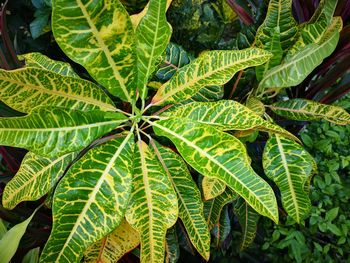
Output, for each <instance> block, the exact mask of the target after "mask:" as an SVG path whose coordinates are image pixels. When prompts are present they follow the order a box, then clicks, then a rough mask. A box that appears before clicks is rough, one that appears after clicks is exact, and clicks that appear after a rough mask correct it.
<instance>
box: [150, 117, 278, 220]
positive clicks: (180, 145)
mask: <svg viewBox="0 0 350 263" xmlns="http://www.w3.org/2000/svg"><path fill="white" fill-rule="evenodd" d="M152 124H153V128H154V131H155V133H156V134H157V135H159V136H165V137H168V138H169V139H170V140H171V141H172V142H173V143H174V144H175V146H176V148H177V150H178V151H179V152H180V154H181V155H182V157H183V158H184V159H185V160H186V162H187V163H188V164H190V165H191V166H192V167H193V168H194V169H196V170H197V171H198V172H199V173H201V174H203V175H204V176H208V177H213V178H217V179H220V180H222V181H224V182H225V184H226V185H227V186H228V187H231V188H232V189H233V190H234V191H235V192H237V194H239V195H241V196H242V197H243V198H244V199H245V200H246V201H247V202H248V203H249V204H250V205H251V206H252V207H253V208H254V209H255V210H257V211H258V212H259V213H260V214H262V215H264V216H267V217H269V218H271V219H272V220H273V221H275V222H278V210H277V203H276V198H275V195H274V193H273V191H272V189H271V187H270V186H269V184H268V183H266V182H265V181H264V180H263V179H262V178H260V177H259V176H258V175H257V174H256V173H255V172H254V170H253V169H252V168H251V167H250V161H249V158H248V155H247V151H246V148H245V147H244V145H243V144H242V143H241V142H240V141H239V140H238V139H237V138H235V137H233V136H232V135H230V134H227V133H224V132H221V131H219V130H217V129H216V128H214V127H211V126H209V125H204V124H200V123H195V122H193V121H190V120H186V119H182V120H180V119H168V120H161V121H156V122H154V123H152Z"/></svg>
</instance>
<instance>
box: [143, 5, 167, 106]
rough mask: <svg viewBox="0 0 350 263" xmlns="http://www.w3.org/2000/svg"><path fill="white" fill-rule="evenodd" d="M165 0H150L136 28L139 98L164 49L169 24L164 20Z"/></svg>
mask: <svg viewBox="0 0 350 263" xmlns="http://www.w3.org/2000/svg"><path fill="white" fill-rule="evenodd" d="M166 2H167V1H166V0H150V2H149V5H148V9H147V13H146V15H145V16H144V17H143V18H142V19H141V21H140V23H139V24H138V26H137V28H136V37H137V42H138V44H137V57H138V59H137V69H138V80H137V86H138V89H139V91H140V95H141V98H142V99H144V98H145V97H146V95H147V89H146V84H147V83H148V80H149V77H150V76H151V75H152V74H153V73H154V71H155V70H156V64H157V62H158V61H159V59H160V57H161V55H162V54H163V52H164V51H165V49H166V47H167V45H168V43H169V40H170V37H171V32H172V29H171V26H170V24H169V23H168V22H167V20H166V16H165V12H166Z"/></svg>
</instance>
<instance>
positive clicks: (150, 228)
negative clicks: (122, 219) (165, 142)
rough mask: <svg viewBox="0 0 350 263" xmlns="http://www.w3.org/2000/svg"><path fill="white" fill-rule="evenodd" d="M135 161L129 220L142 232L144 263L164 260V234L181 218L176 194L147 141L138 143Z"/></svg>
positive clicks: (142, 257) (127, 215)
mask: <svg viewBox="0 0 350 263" xmlns="http://www.w3.org/2000/svg"><path fill="white" fill-rule="evenodd" d="M133 163H134V173H133V174H134V175H133V191H132V195H131V199H130V203H129V205H128V206H129V208H128V211H127V213H126V219H127V220H128V222H129V223H130V225H131V226H132V227H133V228H135V229H136V230H137V231H138V232H139V233H140V239H141V262H142V263H146V262H154V263H157V262H159V263H163V261H164V253H165V248H164V245H165V235H166V232H167V229H168V228H170V227H172V226H173V225H174V224H175V222H176V220H177V217H178V206H177V198H176V194H175V191H174V189H173V186H172V184H171V182H170V180H169V178H168V176H167V174H166V172H165V171H164V168H163V167H162V165H161V163H160V162H159V161H158V159H157V157H156V155H155V154H154V152H152V151H151V149H150V148H149V147H148V145H147V144H146V143H145V142H143V141H138V142H137V144H136V149H135V155H134V160H133Z"/></svg>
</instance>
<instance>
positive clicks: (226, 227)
mask: <svg viewBox="0 0 350 263" xmlns="http://www.w3.org/2000/svg"><path fill="white" fill-rule="evenodd" d="M230 232H231V220H230V215H229V211H228V206H224V207H223V209H222V212H221V216H220V220H219V223H218V224H216V225H215V226H214V228H213V229H212V231H211V234H212V235H213V236H214V240H213V243H214V244H215V246H216V247H217V248H218V247H219V246H220V245H221V244H222V243H223V242H224V241H225V240H226V238H227V237H228V235H229V234H230Z"/></svg>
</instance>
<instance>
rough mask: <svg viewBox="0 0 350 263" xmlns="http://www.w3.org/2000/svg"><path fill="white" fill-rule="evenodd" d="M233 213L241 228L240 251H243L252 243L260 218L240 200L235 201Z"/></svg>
mask: <svg viewBox="0 0 350 263" xmlns="http://www.w3.org/2000/svg"><path fill="white" fill-rule="evenodd" d="M234 211H235V214H236V215H237V217H238V221H239V224H240V225H241V228H242V240H241V245H240V249H241V250H244V249H246V248H247V247H249V246H250V245H251V244H252V243H253V242H254V239H255V235H256V230H257V228H258V221H259V218H260V216H259V214H258V213H257V212H255V211H254V210H253V209H252V208H251V207H250V206H249V205H248V204H247V202H245V201H244V199H242V198H239V199H238V200H237V202H236V204H235V207H234Z"/></svg>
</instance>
